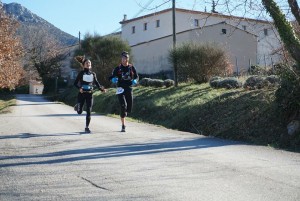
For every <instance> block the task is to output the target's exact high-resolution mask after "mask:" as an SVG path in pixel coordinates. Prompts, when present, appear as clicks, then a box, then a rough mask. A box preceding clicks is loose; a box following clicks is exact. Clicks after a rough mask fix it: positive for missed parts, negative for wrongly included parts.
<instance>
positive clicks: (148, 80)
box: [139, 78, 174, 87]
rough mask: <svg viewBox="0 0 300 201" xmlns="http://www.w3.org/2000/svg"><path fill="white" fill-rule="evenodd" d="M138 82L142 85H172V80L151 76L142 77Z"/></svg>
mask: <svg viewBox="0 0 300 201" xmlns="http://www.w3.org/2000/svg"><path fill="white" fill-rule="evenodd" d="M139 84H140V85H141V86H144V87H163V86H165V87H171V86H174V80H171V79H166V80H161V79H151V78H143V79H141V80H140V81H139Z"/></svg>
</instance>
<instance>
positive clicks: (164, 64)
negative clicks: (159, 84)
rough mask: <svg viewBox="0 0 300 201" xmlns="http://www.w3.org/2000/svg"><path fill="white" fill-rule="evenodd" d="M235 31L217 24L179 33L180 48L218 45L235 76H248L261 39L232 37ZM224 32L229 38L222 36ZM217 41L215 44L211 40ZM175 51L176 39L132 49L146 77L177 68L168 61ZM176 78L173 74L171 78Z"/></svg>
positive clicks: (244, 34)
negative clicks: (174, 41)
mask: <svg viewBox="0 0 300 201" xmlns="http://www.w3.org/2000/svg"><path fill="white" fill-rule="evenodd" d="M232 28H233V27H232V26H230V25H226V24H217V25H213V26H209V27H207V28H205V29H197V30H196V29H194V30H191V31H185V32H181V33H178V34H177V36H176V38H177V44H178V45H180V44H182V43H185V42H192V43H193V42H194V43H198V44H205V43H212V42H214V43H215V44H216V45H218V46H219V47H221V48H223V49H224V50H225V52H227V53H228V54H229V55H228V56H229V58H230V61H231V63H232V64H234V65H233V67H234V68H233V70H234V71H235V72H244V71H247V70H248V68H249V61H251V62H253V61H254V62H255V61H256V50H257V37H256V36H254V35H252V34H250V33H247V32H245V31H243V30H236V31H235V32H232V33H231V35H229V30H230V29H232ZM222 29H226V30H228V34H221V31H222ZM211 38H214V41H212V40H211ZM172 47H173V37H172V36H170V35H169V36H168V37H163V38H160V39H157V40H153V41H150V42H148V43H142V44H139V45H135V46H133V47H132V53H133V55H134V61H135V62H134V65H135V67H136V68H137V69H138V70H139V72H140V73H142V74H156V73H159V72H161V71H163V72H169V73H170V71H172V70H173V66H172V65H171V64H170V63H169V61H168V54H169V50H170V49H172ZM171 75H172V74H169V76H171Z"/></svg>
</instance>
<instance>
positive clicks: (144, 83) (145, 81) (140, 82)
mask: <svg viewBox="0 0 300 201" xmlns="http://www.w3.org/2000/svg"><path fill="white" fill-rule="evenodd" d="M150 80H151V79H150V78H143V79H141V80H140V81H139V84H140V85H142V86H144V87H148V86H149V81H150Z"/></svg>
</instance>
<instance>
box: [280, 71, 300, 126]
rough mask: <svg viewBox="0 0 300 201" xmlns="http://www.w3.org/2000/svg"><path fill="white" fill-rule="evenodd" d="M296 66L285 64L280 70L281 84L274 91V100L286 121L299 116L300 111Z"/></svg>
mask: <svg viewBox="0 0 300 201" xmlns="http://www.w3.org/2000/svg"><path fill="white" fill-rule="evenodd" d="M299 74H300V73H299V72H297V71H296V68H294V69H293V68H292V67H288V66H286V67H285V69H284V70H283V71H282V73H281V75H280V77H281V84H280V87H279V88H278V90H277V91H276V101H277V102H278V103H279V106H280V108H281V109H282V111H283V113H284V117H285V118H286V120H287V121H288V120H289V119H290V118H292V117H296V116H297V115H298V116H299V111H300V102H299V100H300V80H299V78H298V75H299Z"/></svg>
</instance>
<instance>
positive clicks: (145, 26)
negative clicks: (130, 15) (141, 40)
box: [144, 22, 148, 31]
mask: <svg viewBox="0 0 300 201" xmlns="http://www.w3.org/2000/svg"><path fill="white" fill-rule="evenodd" d="M147 28H148V23H147V22H146V23H144V31H146V30H147Z"/></svg>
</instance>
